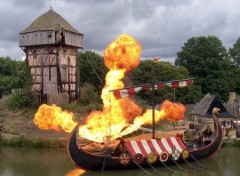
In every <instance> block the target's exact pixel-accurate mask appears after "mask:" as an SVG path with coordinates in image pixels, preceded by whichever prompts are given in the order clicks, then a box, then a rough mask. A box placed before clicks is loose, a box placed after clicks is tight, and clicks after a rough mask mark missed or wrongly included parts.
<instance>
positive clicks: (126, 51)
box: [34, 34, 185, 142]
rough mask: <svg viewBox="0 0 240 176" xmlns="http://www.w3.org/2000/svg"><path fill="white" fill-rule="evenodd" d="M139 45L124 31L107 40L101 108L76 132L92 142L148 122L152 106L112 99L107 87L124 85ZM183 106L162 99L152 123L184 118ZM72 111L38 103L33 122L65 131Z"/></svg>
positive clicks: (137, 57) (136, 60)
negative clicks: (148, 107)
mask: <svg viewBox="0 0 240 176" xmlns="http://www.w3.org/2000/svg"><path fill="white" fill-rule="evenodd" d="M141 52H142V47H141V44H140V43H139V42H138V41H135V40H134V39H133V37H131V36H130V35H127V34H122V35H120V36H119V37H118V38H117V39H116V40H114V41H113V42H112V43H110V44H109V45H108V46H107V47H106V49H105V51H104V62H105V65H106V66H107V67H108V69H109V72H108V73H107V75H106V77H105V86H104V88H103V90H102V95H101V98H102V100H103V104H104V106H103V110H102V111H92V112H91V113H90V114H89V115H88V117H87V118H86V123H85V125H83V126H80V127H79V135H80V136H82V137H84V138H87V139H89V140H92V141H95V142H104V141H107V140H114V139H117V138H119V137H122V136H124V135H126V134H130V133H132V132H133V131H136V130H137V129H139V128H140V127H141V126H142V125H143V124H151V123H152V109H147V110H146V111H145V112H144V113H143V112H142V108H141V107H139V106H138V105H137V104H135V102H134V101H133V100H132V99H130V98H128V97H126V98H123V99H120V100H116V99H115V98H114V95H113V92H112V91H111V90H114V89H121V88H123V87H124V83H123V82H122V79H123V78H124V76H125V73H126V72H127V71H129V70H132V69H134V68H136V67H137V66H138V65H139V63H140V55H141ZM184 112H185V107H184V106H183V105H182V104H178V103H172V102H170V101H168V100H165V101H164V102H163V104H162V106H161V108H160V109H158V110H155V122H158V121H159V120H161V119H167V120H169V121H178V120H180V119H182V118H183V117H184ZM72 118H73V113H69V112H66V111H62V110H61V108H59V107H56V106H55V105H52V106H48V105H42V106H40V108H39V110H38V112H37V113H36V114H35V118H34V122H35V124H36V125H37V126H38V127H39V128H40V129H43V130H47V129H53V130H57V131H58V130H61V129H63V130H65V131H67V132H70V131H71V130H72V129H73V128H74V127H75V126H76V122H74V121H73V120H72Z"/></svg>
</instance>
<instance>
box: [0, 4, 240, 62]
mask: <svg viewBox="0 0 240 176" xmlns="http://www.w3.org/2000/svg"><path fill="white" fill-rule="evenodd" d="M50 5H51V6H52V7H53V10H54V11H55V12H57V13H58V14H60V15H61V16H62V17H63V18H65V19H66V20H67V21H68V22H69V23H70V24H71V25H72V26H73V27H74V28H76V29H77V30H78V31H80V32H82V33H83V34H84V42H85V43H84V46H85V50H92V51H96V53H99V54H100V55H102V53H103V50H104V49H105V47H106V45H107V44H108V43H110V42H111V41H112V40H114V39H115V38H117V36H118V35H120V34H122V33H128V34H130V35H132V36H133V37H134V38H135V39H136V40H138V41H140V42H141V44H142V46H143V52H142V56H141V57H142V58H152V57H160V58H166V60H167V58H170V59H169V61H171V62H172V60H173V59H172V58H176V53H177V52H179V51H180V50H181V46H182V45H183V44H184V43H185V42H186V41H187V40H188V39H189V38H191V37H196V36H208V35H214V36H217V37H219V39H220V40H221V41H222V42H223V45H224V46H225V47H227V48H229V47H232V46H233V44H234V43H235V41H236V40H237V39H238V37H239V33H238V31H240V24H239V23H238V20H239V19H240V11H239V6H240V1H238V0H228V1H225V0H212V1H209V0H181V1H179V0H172V1H165V0H148V1H146V0H121V1H119V0H101V1H99V0H88V1H86V0H71V1H67V0H52V1H49V0H41V1H39V0H24V1H19V0H1V3H0V23H1V28H0V48H1V49H0V54H1V55H5V56H10V57H11V58H14V59H20V58H21V57H22V56H24V54H25V53H24V52H23V51H22V50H21V49H20V48H19V47H18V45H19V44H18V35H19V33H20V32H21V31H22V30H24V29H25V28H26V27H28V26H29V25H30V24H31V23H32V22H33V21H34V20H36V18H37V17H39V16H40V15H42V14H43V13H45V12H47V11H48V10H49V8H50Z"/></svg>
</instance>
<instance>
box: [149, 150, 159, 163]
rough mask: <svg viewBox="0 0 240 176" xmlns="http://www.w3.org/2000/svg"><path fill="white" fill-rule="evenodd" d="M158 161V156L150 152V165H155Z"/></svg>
mask: <svg viewBox="0 0 240 176" xmlns="http://www.w3.org/2000/svg"><path fill="white" fill-rule="evenodd" d="M156 160H157V155H156V154H155V153H153V152H150V153H149V154H148V156H147V161H148V162H149V163H155V161H156Z"/></svg>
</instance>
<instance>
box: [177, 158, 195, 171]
mask: <svg viewBox="0 0 240 176" xmlns="http://www.w3.org/2000/svg"><path fill="white" fill-rule="evenodd" d="M181 158H182V159H183V160H184V161H185V162H186V163H188V165H189V166H190V167H191V168H193V169H197V168H196V167H194V166H193V165H192V164H190V163H189V162H188V161H187V160H185V158H183V157H182V156H181Z"/></svg>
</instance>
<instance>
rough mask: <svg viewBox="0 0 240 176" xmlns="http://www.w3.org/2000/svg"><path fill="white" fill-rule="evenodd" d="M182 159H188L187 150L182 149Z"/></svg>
mask: <svg viewBox="0 0 240 176" xmlns="http://www.w3.org/2000/svg"><path fill="white" fill-rule="evenodd" d="M181 155H182V157H183V158H184V159H187V158H188V157H189V152H188V150H187V149H184V150H183V151H182V154H181Z"/></svg>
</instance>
